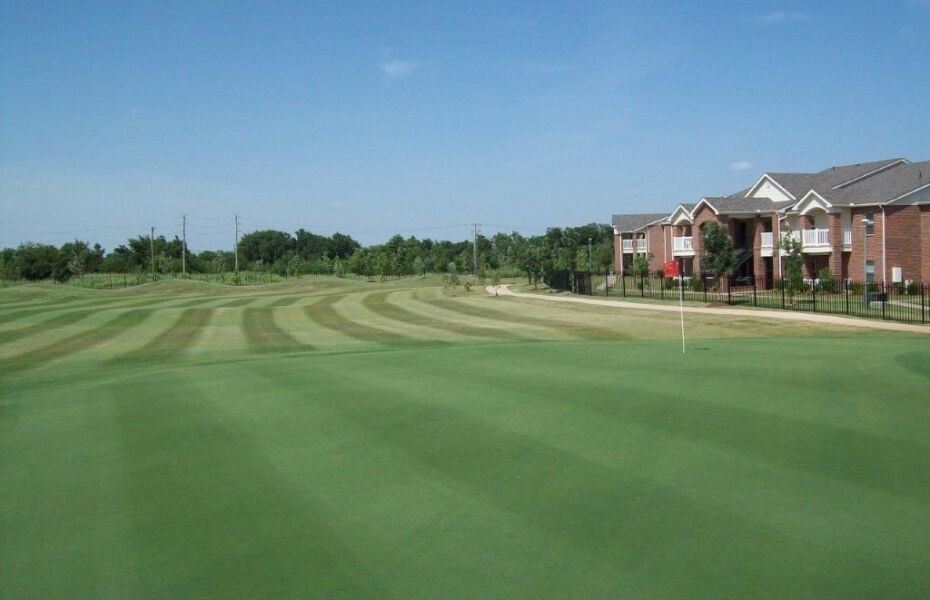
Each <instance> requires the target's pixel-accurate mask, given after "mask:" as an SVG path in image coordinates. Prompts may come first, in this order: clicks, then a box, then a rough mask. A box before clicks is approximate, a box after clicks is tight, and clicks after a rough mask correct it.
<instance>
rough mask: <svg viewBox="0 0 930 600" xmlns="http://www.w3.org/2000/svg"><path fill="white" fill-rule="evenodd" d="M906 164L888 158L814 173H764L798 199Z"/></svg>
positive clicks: (838, 187) (903, 161) (901, 159)
mask: <svg viewBox="0 0 930 600" xmlns="http://www.w3.org/2000/svg"><path fill="white" fill-rule="evenodd" d="M906 164H907V161H906V160H905V159H903V158H889V159H885V160H876V161H872V162H866V163H857V164H854V165H840V166H836V167H829V168H826V169H824V170H822V171H818V172H816V173H766V175H767V176H768V177H769V178H770V179H772V180H774V181H776V182H777V183H778V185H779V186H780V187H782V188H783V189H784V190H785V191H787V192H788V193H789V194H791V195H792V196H794V197H795V198H799V199H800V198H802V197H803V196H804V194H806V193H807V192H809V191H810V190H816V191H817V192H818V193H820V194H821V195H825V194H826V193H828V192H829V191H830V190H836V189H841V188H844V187H846V186H852V185H857V182H862V181H866V180H868V179H869V178H871V177H875V176H877V175H878V174H881V173H884V172H888V171H889V170H895V169H897V168H899V167H900V166H901V165H906Z"/></svg>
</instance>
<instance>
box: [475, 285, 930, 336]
mask: <svg viewBox="0 0 930 600" xmlns="http://www.w3.org/2000/svg"><path fill="white" fill-rule="evenodd" d="M485 291H486V292H487V293H489V294H492V295H493V294H494V293H495V286H493V285H489V286H487V287H486V288H485ZM496 293H497V294H499V295H501V296H513V297H518V298H528V299H530V300H541V301H544V302H575V303H577V304H594V305H597V306H609V307H612V308H630V309H633V310H651V311H656V312H676V313H677V312H679V311H680V310H681V309H680V308H679V307H678V306H675V305H673V304H668V305H666V304H639V303H636V302H624V301H622V300H606V299H604V300H602V299H600V298H582V297H579V296H547V295H543V294H527V293H522V292H515V291H513V290H511V289H510V286H509V285H499V286H497V290H496ZM684 311H685V312H686V313H699V314H705V315H732V316H735V317H758V318H761V319H765V318H769V319H784V320H787V321H808V322H811V323H823V324H826V325H839V326H847V327H862V328H865V329H881V330H885V331H907V332H911V333H923V334H927V335H930V327H928V326H926V325H911V324H907V323H894V322H891V321H871V320H868V319H857V318H852V317H838V316H835V315H824V314H819V313H805V312H795V311H790V310H764V309H763V310H756V309H753V310H746V309H742V308H710V307H702V306H686V307H684Z"/></svg>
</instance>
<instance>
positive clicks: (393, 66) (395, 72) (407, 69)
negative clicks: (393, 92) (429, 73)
mask: <svg viewBox="0 0 930 600" xmlns="http://www.w3.org/2000/svg"><path fill="white" fill-rule="evenodd" d="M379 66H380V68H381V71H383V72H384V74H385V76H386V77H387V78H388V79H390V80H394V79H398V78H400V77H406V76H407V75H410V74H411V73H413V72H414V71H415V70H416V69H417V67H419V66H420V63H418V62H416V61H412V60H397V59H392V60H387V61H384V62H383V63H381V64H380V65H379Z"/></svg>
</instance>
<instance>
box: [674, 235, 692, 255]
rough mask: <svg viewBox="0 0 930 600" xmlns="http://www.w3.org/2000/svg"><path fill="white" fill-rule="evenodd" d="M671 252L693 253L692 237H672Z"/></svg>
mask: <svg viewBox="0 0 930 600" xmlns="http://www.w3.org/2000/svg"><path fill="white" fill-rule="evenodd" d="M672 251H674V252H693V251H694V237H692V236H686V237H673V238H672Z"/></svg>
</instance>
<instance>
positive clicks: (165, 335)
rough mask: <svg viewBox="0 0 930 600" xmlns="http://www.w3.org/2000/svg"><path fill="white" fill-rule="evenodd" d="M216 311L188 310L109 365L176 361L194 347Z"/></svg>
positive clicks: (204, 309) (205, 309) (207, 309)
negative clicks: (164, 328)
mask: <svg viewBox="0 0 930 600" xmlns="http://www.w3.org/2000/svg"><path fill="white" fill-rule="evenodd" d="M214 312H216V309H213V308H188V309H185V310H184V312H182V313H181V316H180V317H178V320H177V321H175V322H174V324H173V325H171V327H169V328H168V329H166V330H164V331H162V332H161V333H160V334H158V335H157V336H155V338H154V339H152V340H151V341H149V342H148V343H146V344H145V345H144V346H142V347H141V348H139V349H137V350H135V351H133V352H129V353H127V354H125V355H123V356H119V357H116V358H115V359H113V360H112V361H110V362H111V364H118V363H122V362H133V361H159V360H167V361H171V360H177V359H178V358H179V357H180V354H181V353H182V352H183V351H184V350H187V349H188V348H190V347H191V346H192V345H194V342H196V341H197V337H198V336H200V334H201V333H202V332H203V328H204V327H206V326H207V324H208V323H209V322H210V318H211V317H212V316H213V313H214Z"/></svg>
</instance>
